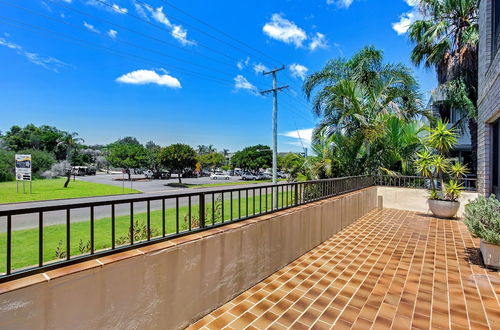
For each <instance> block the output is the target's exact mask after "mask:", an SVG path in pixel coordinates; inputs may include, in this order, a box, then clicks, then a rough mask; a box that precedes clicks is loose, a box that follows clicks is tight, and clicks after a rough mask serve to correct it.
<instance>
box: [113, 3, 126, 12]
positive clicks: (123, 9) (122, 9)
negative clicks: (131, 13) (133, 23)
mask: <svg viewBox="0 0 500 330" xmlns="http://www.w3.org/2000/svg"><path fill="white" fill-rule="evenodd" d="M112 8H113V10H114V11H115V12H117V13H118V14H126V13H128V9H127V8H125V7H120V6H118V5H117V4H116V3H114V4H113V6H112Z"/></svg>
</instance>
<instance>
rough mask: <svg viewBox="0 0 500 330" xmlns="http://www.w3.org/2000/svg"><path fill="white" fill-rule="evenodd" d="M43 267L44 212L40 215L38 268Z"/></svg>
mask: <svg viewBox="0 0 500 330" xmlns="http://www.w3.org/2000/svg"><path fill="white" fill-rule="evenodd" d="M42 266H43V212H40V213H38V267H42Z"/></svg>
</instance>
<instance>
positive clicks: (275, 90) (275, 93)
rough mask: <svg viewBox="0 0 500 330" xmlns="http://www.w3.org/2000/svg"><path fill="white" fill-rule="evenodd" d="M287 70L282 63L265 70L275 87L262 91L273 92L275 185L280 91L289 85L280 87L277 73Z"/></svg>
mask: <svg viewBox="0 0 500 330" xmlns="http://www.w3.org/2000/svg"><path fill="white" fill-rule="evenodd" d="M281 70H285V66H284V65H282V66H281V68H274V69H273V70H271V71H267V72H263V74H264V75H268V74H272V75H273V88H272V89H268V90H265V91H261V92H260V93H261V94H262V95H267V94H269V93H273V185H276V184H277V183H278V174H277V172H278V92H279V91H281V90H284V89H286V88H288V86H281V87H278V80H277V79H276V73H277V72H278V71H281ZM273 207H274V208H275V209H277V208H278V190H277V189H276V187H274V188H273Z"/></svg>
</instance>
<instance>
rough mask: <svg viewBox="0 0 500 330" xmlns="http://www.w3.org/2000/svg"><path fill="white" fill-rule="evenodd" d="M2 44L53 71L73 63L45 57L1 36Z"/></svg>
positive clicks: (0, 43)
mask: <svg viewBox="0 0 500 330" xmlns="http://www.w3.org/2000/svg"><path fill="white" fill-rule="evenodd" d="M4 35H5V36H6V37H8V36H9V35H8V34H7V33H4ZM0 46H3V47H7V48H9V49H12V50H14V51H16V53H18V54H19V55H22V56H24V57H26V59H28V61H30V62H31V63H33V64H36V65H39V66H41V67H43V68H45V69H47V70H50V71H53V72H59V69H61V68H64V67H72V65H70V64H67V63H64V62H63V61H61V60H58V59H57V58H54V57H50V56H49V57H45V56H41V55H40V54H37V53H33V52H30V51H27V50H25V49H24V48H23V46H21V45H19V44H16V43H14V42H11V41H8V40H7V39H5V38H2V37H0Z"/></svg>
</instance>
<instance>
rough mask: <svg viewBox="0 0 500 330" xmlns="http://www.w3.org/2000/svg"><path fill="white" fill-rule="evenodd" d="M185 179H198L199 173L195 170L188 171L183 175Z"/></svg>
mask: <svg viewBox="0 0 500 330" xmlns="http://www.w3.org/2000/svg"><path fill="white" fill-rule="evenodd" d="M182 177H183V178H197V177H199V174H198V172H196V171H194V170H186V171H184V172H183V173H182Z"/></svg>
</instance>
